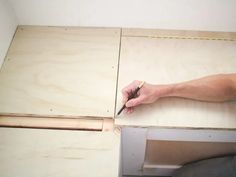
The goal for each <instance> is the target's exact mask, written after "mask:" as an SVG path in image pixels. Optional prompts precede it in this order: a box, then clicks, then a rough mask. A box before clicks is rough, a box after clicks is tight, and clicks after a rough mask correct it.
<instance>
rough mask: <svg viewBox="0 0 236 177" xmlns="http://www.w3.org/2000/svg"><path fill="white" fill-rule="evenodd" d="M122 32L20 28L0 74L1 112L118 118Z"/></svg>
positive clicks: (108, 29) (115, 30)
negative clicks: (115, 108) (115, 116)
mask: <svg viewBox="0 0 236 177" xmlns="http://www.w3.org/2000/svg"><path fill="white" fill-rule="evenodd" d="M119 42H120V29H117V28H78V27H68V28H65V27H32V26H21V27H18V29H17V32H16V35H15V37H14V40H13V42H12V45H11V47H10V49H9V52H8V54H7V57H6V60H5V62H4V65H3V67H2V69H1V72H0V113H1V114H9V113H11V114H23V115H25V114H36V115H42V116H47V115H48V116H58V115H60V116H66V117H69V116H78V117H79V116H94V117H113V115H114V107H115V94H116V79H117V67H118V65H117V64H118V54H119Z"/></svg>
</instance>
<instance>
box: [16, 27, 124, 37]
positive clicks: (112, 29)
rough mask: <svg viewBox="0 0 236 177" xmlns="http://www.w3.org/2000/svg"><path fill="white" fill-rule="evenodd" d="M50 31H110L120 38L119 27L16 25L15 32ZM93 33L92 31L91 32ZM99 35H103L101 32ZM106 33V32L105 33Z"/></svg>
mask: <svg viewBox="0 0 236 177" xmlns="http://www.w3.org/2000/svg"><path fill="white" fill-rule="evenodd" d="M22 29H27V30H50V29H62V30H63V29H64V30H78V29H81V30H111V34H114V33H113V32H115V34H117V35H119V36H120V30H121V28H119V27H103V26H96V27H94V26H48V25H45V26H44V25H18V26H17V30H22ZM93 32H94V31H93ZM101 33H104V32H102V31H101ZM106 33H107V31H106Z"/></svg>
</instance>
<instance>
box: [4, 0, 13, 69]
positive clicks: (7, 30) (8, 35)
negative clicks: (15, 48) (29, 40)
mask: <svg viewBox="0 0 236 177" xmlns="http://www.w3.org/2000/svg"><path fill="white" fill-rule="evenodd" d="M16 27H17V21H16V18H15V14H14V11H13V9H12V8H11V6H10V5H9V2H8V1H6V0H0V68H1V66H2V63H3V60H4V58H5V55H6V53H7V50H8V48H9V45H10V43H11V40H12V37H13V35H14V33H15V30H16Z"/></svg>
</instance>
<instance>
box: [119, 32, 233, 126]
mask: <svg viewBox="0 0 236 177" xmlns="http://www.w3.org/2000/svg"><path fill="white" fill-rule="evenodd" d="M133 31H134V30H133ZM133 31H132V32H133ZM138 32H139V31H138ZM138 32H137V33H138ZM126 33H127V32H125V31H124V30H123V33H122V34H123V35H125V34H126ZM145 33H148V31H146V32H145ZM148 34H149V33H148ZM145 35H146V36H147V37H145V36H144V37H137V36H136V37H135V36H123V37H122V40H121V54H120V66H119V80H118V96H117V107H116V111H118V110H119V109H120V107H121V106H122V101H121V100H122V95H121V90H122V88H123V87H124V86H126V85H127V84H129V83H130V82H132V81H133V80H144V81H146V82H149V83H153V84H169V83H178V82H183V81H187V80H191V79H196V78H200V77H203V76H207V75H212V74H220V73H236V42H235V41H230V40H229V41H224V40H203V39H175V38H172V39H167V38H150V37H148V35H147V34H145ZM150 35H151V34H150ZM224 35H225V34H224ZM224 35H223V36H224ZM205 36H206V35H205ZM228 36H230V35H228ZM211 37H214V36H211ZM115 123H116V124H117V125H121V126H141V127H142V126H143V127H177V128H216V129H217V128H223V129H235V128H236V102H235V101H234V102H226V103H208V102H200V101H193V100H187V99H180V98H168V99H167V98H164V99H160V100H158V101H157V102H156V103H154V104H150V105H142V106H139V107H137V108H135V111H134V113H133V114H131V115H125V114H122V115H120V116H118V117H117V118H116V120H115Z"/></svg>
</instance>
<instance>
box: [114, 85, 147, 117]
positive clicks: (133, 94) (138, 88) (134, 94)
mask: <svg viewBox="0 0 236 177" xmlns="http://www.w3.org/2000/svg"><path fill="white" fill-rule="evenodd" d="M144 83H145V82H144V81H142V82H141V83H140V84H139V86H138V87H137V88H136V89H135V90H134V92H132V93H131V94H130V95H129V97H128V100H127V101H129V100H131V99H132V98H135V97H136V96H137V93H138V91H139V90H140V89H141V88H142V86H143V84H144ZM125 108H126V106H125V104H124V105H123V106H122V108H121V109H120V110H119V111H118V113H117V115H120V113H121V112H122V111H123V110H124V109H125Z"/></svg>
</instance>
